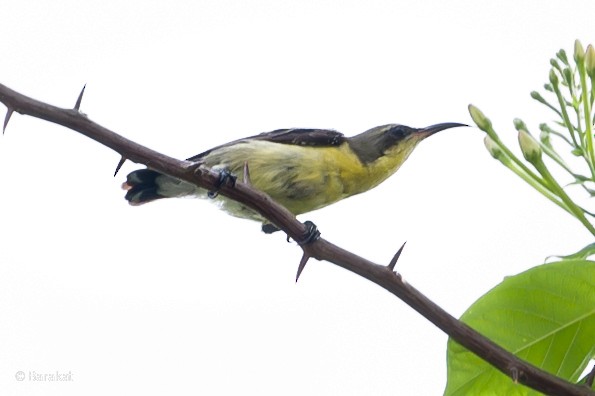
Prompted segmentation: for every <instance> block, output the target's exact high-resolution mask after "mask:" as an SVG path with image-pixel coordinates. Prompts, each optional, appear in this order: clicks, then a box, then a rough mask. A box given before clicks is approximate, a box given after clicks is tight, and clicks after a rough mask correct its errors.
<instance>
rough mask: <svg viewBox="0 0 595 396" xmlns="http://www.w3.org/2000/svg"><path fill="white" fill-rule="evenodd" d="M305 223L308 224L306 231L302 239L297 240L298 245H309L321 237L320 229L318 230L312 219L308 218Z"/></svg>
mask: <svg viewBox="0 0 595 396" xmlns="http://www.w3.org/2000/svg"><path fill="white" fill-rule="evenodd" d="M304 225H305V226H306V233H305V234H304V237H303V238H302V239H301V240H300V241H297V243H298V245H301V246H303V245H307V244H309V243H312V242H314V241H316V240H318V239H320V231H318V227H316V224H314V223H312V222H311V221H310V220H306V221H305V222H304Z"/></svg>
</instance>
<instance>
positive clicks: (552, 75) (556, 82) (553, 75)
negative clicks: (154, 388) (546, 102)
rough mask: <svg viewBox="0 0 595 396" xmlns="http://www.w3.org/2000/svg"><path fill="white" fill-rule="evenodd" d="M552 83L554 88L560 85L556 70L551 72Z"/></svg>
mask: <svg viewBox="0 0 595 396" xmlns="http://www.w3.org/2000/svg"><path fill="white" fill-rule="evenodd" d="M550 82H551V83H552V85H553V86H556V85H558V75H557V74H556V72H555V71H554V69H551V70H550Z"/></svg>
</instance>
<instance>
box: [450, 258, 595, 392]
mask: <svg viewBox="0 0 595 396" xmlns="http://www.w3.org/2000/svg"><path fill="white" fill-rule="evenodd" d="M461 320H462V321H463V322H465V323H467V324H468V325H469V326H471V327H473V328H474V329H476V330H477V331H479V332H480V333H482V334H484V335H485V336H487V337H489V338H490V339H492V340H493V341H494V342H496V343H497V344H499V345H501V346H502V347H504V348H506V349H507V350H509V351H511V352H512V353H514V354H515V355H516V356H518V357H520V358H521V359H523V360H526V361H528V362H530V363H532V364H533V365H535V366H537V367H540V368H542V369H544V370H546V371H548V372H550V373H552V374H555V375H557V376H559V377H561V378H564V379H566V380H568V381H571V382H576V381H577V380H578V378H579V376H580V374H581V373H582V372H583V370H584V369H585V368H586V366H587V364H588V363H589V360H590V359H592V358H593V357H594V355H595V337H594V335H595V262H593V261H586V260H568V261H560V262H556V263H551V264H544V265H540V266H538V267H535V268H532V269H530V270H528V271H526V272H523V273H521V274H519V275H516V276H512V277H509V278H506V279H505V280H504V281H503V282H502V283H500V284H499V285H498V286H496V287H495V288H493V289H492V290H490V291H489V292H488V293H487V294H485V295H484V296H482V297H481V298H480V299H479V300H477V301H476V302H475V303H474V304H473V305H472V306H471V307H470V308H469V309H468V310H467V311H466V312H465V313H464V314H463V316H462V317H461ZM447 365H448V382H447V385H446V389H445V392H444V393H445V395H532V394H538V393H537V392H535V391H532V390H531V389H529V388H527V387H524V386H522V385H520V384H515V383H513V382H512V380H511V379H510V378H509V377H507V376H505V375H504V374H502V373H501V372H500V371H498V370H496V369H495V368H493V367H492V366H490V365H489V364H488V363H486V362H484V361H483V360H481V359H480V358H478V357H477V356H475V355H474V354H472V353H471V352H469V351H467V350H466V349H465V348H463V347H461V346H460V345H459V344H457V343H456V342H454V341H452V340H449V341H448V351H447Z"/></svg>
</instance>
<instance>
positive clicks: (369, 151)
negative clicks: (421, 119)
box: [348, 122, 467, 164]
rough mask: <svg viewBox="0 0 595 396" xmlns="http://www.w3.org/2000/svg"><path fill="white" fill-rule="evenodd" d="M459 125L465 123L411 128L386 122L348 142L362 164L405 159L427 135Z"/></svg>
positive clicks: (447, 123)
mask: <svg viewBox="0 0 595 396" xmlns="http://www.w3.org/2000/svg"><path fill="white" fill-rule="evenodd" d="M460 126H467V125H465V124H459V123H456V122H445V123H442V124H436V125H431V126H429V127H425V128H411V127H408V126H406V125H400V124H388V125H382V126H377V127H374V128H372V129H369V130H367V131H365V132H363V133H360V134H359V135H356V136H353V137H351V138H349V139H348V142H349V145H350V146H351V149H352V150H353V151H354V152H355V153H356V154H357V156H358V157H359V159H360V160H361V161H362V163H364V164H370V163H373V162H375V161H376V160H377V159H379V158H381V157H398V158H401V159H402V161H405V160H406V159H407V157H408V156H409V154H411V152H412V151H413V149H414V148H415V146H417V144H418V143H419V142H421V141H422V140H424V139H425V138H427V137H428V136H431V135H433V134H435V133H436V132H440V131H442V130H445V129H448V128H455V127H460Z"/></svg>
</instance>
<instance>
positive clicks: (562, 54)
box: [556, 49, 568, 65]
mask: <svg viewBox="0 0 595 396" xmlns="http://www.w3.org/2000/svg"><path fill="white" fill-rule="evenodd" d="M556 56H557V57H558V59H560V60H561V61H562V62H564V64H565V65H567V64H568V57H567V56H566V51H564V49H561V50H560V51H558V52H557V53H556Z"/></svg>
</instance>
